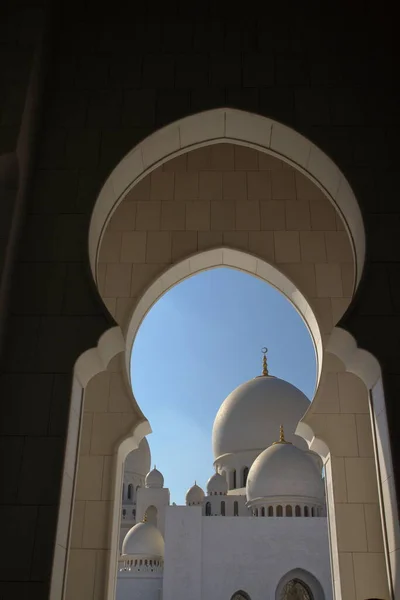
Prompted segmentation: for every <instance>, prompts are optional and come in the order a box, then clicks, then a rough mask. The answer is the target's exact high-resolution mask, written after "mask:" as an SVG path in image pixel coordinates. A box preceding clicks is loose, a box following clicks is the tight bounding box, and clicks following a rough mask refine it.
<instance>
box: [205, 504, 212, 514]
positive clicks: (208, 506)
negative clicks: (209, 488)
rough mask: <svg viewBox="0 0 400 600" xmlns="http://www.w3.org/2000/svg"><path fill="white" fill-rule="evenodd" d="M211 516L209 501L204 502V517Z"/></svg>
mask: <svg viewBox="0 0 400 600" xmlns="http://www.w3.org/2000/svg"><path fill="white" fill-rule="evenodd" d="M210 516H211V502H207V503H206V517H210Z"/></svg>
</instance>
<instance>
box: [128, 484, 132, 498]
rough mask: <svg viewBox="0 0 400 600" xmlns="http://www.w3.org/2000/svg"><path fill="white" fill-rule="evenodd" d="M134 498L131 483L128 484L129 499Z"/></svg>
mask: <svg viewBox="0 0 400 600" xmlns="http://www.w3.org/2000/svg"><path fill="white" fill-rule="evenodd" d="M132 498H133V485H132V484H131V483H130V484H129V485H128V500H132Z"/></svg>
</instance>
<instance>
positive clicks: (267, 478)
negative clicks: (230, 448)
mask: <svg viewBox="0 0 400 600" xmlns="http://www.w3.org/2000/svg"><path fill="white" fill-rule="evenodd" d="M246 496H247V500H248V501H249V502H252V501H254V500H257V499H261V498H268V499H272V498H274V497H280V496H285V497H296V498H299V497H303V498H307V499H314V500H315V501H319V502H322V501H323V498H324V484H323V480H322V476H321V473H320V471H318V469H317V467H316V466H315V463H314V462H313V460H312V458H311V457H310V456H309V455H308V454H307V453H306V452H304V451H303V450H300V449H299V448H296V446H293V444H287V443H280V442H278V443H276V444H273V445H272V446H270V447H269V448H267V449H266V450H264V452H262V453H261V454H260V455H259V456H258V457H257V458H256V460H255V461H254V463H253V465H252V467H251V469H250V471H249V475H248V477H247V485H246Z"/></svg>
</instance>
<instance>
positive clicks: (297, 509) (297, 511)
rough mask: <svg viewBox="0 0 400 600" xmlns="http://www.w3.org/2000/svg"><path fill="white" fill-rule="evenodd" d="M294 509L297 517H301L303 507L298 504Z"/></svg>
mask: <svg viewBox="0 0 400 600" xmlns="http://www.w3.org/2000/svg"><path fill="white" fill-rule="evenodd" d="M294 511H295V512H294V514H295V515H296V517H301V508H300V506H299V505H297V506H296V508H295V509H294Z"/></svg>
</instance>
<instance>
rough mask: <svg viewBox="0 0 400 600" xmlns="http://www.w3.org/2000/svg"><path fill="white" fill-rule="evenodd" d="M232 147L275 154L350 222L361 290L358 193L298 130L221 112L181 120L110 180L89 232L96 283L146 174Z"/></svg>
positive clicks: (145, 142)
mask: <svg viewBox="0 0 400 600" xmlns="http://www.w3.org/2000/svg"><path fill="white" fill-rule="evenodd" d="M220 143H230V144H239V145H243V146H248V147H250V148H254V149H255V150H259V151H260V152H265V153H267V154H271V155H273V156H275V157H277V158H279V159H280V160H283V161H285V162H286V163H288V164H290V165H292V166H293V167H294V168H295V169H297V170H298V171H300V172H301V173H303V175H305V176H306V177H308V178H309V179H310V180H311V181H312V182H313V183H314V184H315V185H316V186H317V187H318V188H319V189H320V190H321V191H322V192H323V193H324V194H325V196H326V197H327V198H328V199H329V201H330V202H331V203H332V204H333V205H334V206H335V208H336V210H337V211H338V212H339V214H341V216H342V217H343V220H344V222H345V226H346V228H347V231H348V233H349V236H350V239H351V243H352V248H353V252H354V255H355V285H356V286H357V285H358V283H359V281H360V278H361V273H362V269H363V266H364V259H365V233H364V225H363V220H362V216H361V212H360V209H359V206H358V203H357V200H356V198H355V196H354V193H353V191H352V189H351V187H350V185H349V183H348V181H347V179H346V178H345V176H344V175H343V173H342V172H341V171H340V170H339V169H338V167H337V166H336V165H335V163H334V162H333V161H332V160H331V159H330V158H329V157H328V156H327V155H326V154H325V153H324V152H322V150H320V149H319V148H318V147H317V146H316V145H315V144H313V143H312V142H311V141H310V140H308V139H307V138H305V137H304V136H302V135H301V134H299V133H298V132H296V131H295V130H293V129H291V128H289V127H286V126H285V125H282V124H281V123H278V122H277V121H273V120H272V119H268V118H266V117H263V116H261V115H256V114H254V113H249V112H244V111H240V110H236V109H230V108H219V109H214V110H210V111H206V112H202V113H197V114H195V115H191V116H189V117H186V118H184V119H180V120H178V121H176V122H174V123H172V124H170V125H168V126H166V127H164V128H162V129H160V130H158V131H156V132H155V133H153V134H152V135H150V136H149V137H147V138H146V139H145V140H143V141H142V142H140V143H139V144H138V145H137V146H136V147H135V148H133V150H132V151H131V152H129V153H128V154H127V155H126V156H125V157H124V158H123V159H122V160H121V162H120V163H119V164H118V165H117V166H116V167H115V169H114V170H113V171H112V173H111V174H110V176H109V177H108V179H107V180H106V182H105V184H104V186H103V188H102V190H101V192H100V195H99V197H98V199H97V202H96V205H95V207H94V210H93V214H92V219H91V223H90V228H89V259H90V265H91V269H92V273H93V276H94V278H95V280H96V264H97V259H98V252H99V247H100V244H101V239H102V236H103V234H104V231H105V229H106V227H107V224H108V222H109V220H110V218H111V215H112V213H113V212H114V210H115V209H116V207H117V206H118V205H119V204H120V202H122V200H123V199H124V197H125V195H126V194H127V193H128V192H129V191H130V190H131V189H132V187H134V186H135V185H136V184H137V183H139V182H140V181H141V180H142V179H143V178H144V177H146V175H148V174H149V173H151V172H152V171H153V170H155V169H156V168H158V167H159V166H160V165H162V164H163V163H165V162H167V161H169V160H171V159H172V158H174V157H176V156H179V155H180V154H184V153H186V152H189V151H191V150H195V149H196V148H199V147H201V146H207V145H210V144H220Z"/></svg>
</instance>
